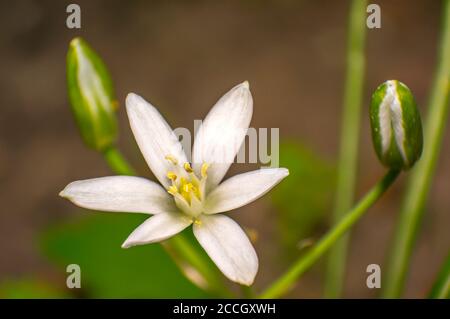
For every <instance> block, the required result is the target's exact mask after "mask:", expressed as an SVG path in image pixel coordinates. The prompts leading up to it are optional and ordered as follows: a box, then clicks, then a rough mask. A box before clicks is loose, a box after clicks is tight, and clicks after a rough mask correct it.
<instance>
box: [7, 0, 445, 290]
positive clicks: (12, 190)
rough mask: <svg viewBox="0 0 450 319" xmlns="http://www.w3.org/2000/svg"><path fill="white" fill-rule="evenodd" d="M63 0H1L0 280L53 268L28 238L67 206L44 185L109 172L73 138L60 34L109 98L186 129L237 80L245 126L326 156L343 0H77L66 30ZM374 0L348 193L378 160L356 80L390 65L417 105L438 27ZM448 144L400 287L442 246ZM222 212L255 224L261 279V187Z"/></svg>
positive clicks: (267, 272) (267, 255)
mask: <svg viewBox="0 0 450 319" xmlns="http://www.w3.org/2000/svg"><path fill="white" fill-rule="evenodd" d="M69 3H71V2H69V1H24V0H20V1H1V2H0V21H1V29H0V45H1V50H0V57H1V58H0V70H1V72H2V76H1V77H0V102H1V103H0V203H1V205H2V209H1V211H0V281H2V280H4V279H8V278H20V277H21V276H24V275H26V274H27V273H30V272H33V273H44V274H52V272H53V271H54V269H52V267H51V266H49V264H48V263H47V261H46V260H44V259H43V258H42V257H41V256H40V254H39V253H38V251H37V249H36V236H37V234H39V231H40V230H41V229H43V228H44V227H46V226H48V225H51V224H53V223H57V222H61V221H64V220H67V219H69V218H71V217H73V216H74V215H75V214H78V212H77V211H76V210H75V209H74V207H73V206H72V205H71V204H69V203H68V202H66V201H64V200H62V199H61V198H59V197H58V196H57V194H58V192H59V191H60V190H61V189H62V188H63V187H64V186H65V185H66V184H67V183H68V182H70V181H72V180H76V179H84V178H90V177H96V176H104V175H108V174H110V171H109V169H108V168H107V167H106V165H105V164H104V162H103V160H102V159H101V158H100V156H99V155H98V154H96V153H95V152H93V151H90V150H88V149H86V148H85V147H84V145H83V144H82V142H81V139H80V137H79V134H78V132H77V128H76V127H75V125H74V122H73V120H72V116H71V113H70V110H69V105H68V102H67V96H66V87H65V54H66V50H67V47H68V43H69V41H70V40H71V39H72V38H73V37H75V36H78V35H81V36H83V37H84V38H85V39H86V40H87V41H88V42H89V43H90V44H91V45H92V46H93V47H94V49H96V50H97V52H98V53H99V54H100V55H101V56H102V57H103V58H104V60H105V62H106V64H107V65H108V67H109V69H110V71H111V74H112V76H113V79H114V81H115V85H116V90H117V96H118V99H119V101H120V102H121V103H123V101H124V98H125V96H126V94H127V93H128V92H130V91H133V92H136V93H138V94H141V95H143V96H144V97H146V98H147V99H149V100H150V101H152V103H153V104H155V105H156V106H158V107H159V108H160V109H161V110H162V112H163V114H165V115H166V117H167V118H168V120H169V122H170V123H171V124H172V126H173V127H178V126H183V127H187V128H192V126H193V122H192V120H193V119H201V118H203V117H204V115H205V114H206V112H207V111H208V110H209V108H210V107H211V106H212V105H213V103H214V102H215V101H216V100H217V99H218V98H219V97H220V96H221V95H222V94H223V93H225V92H226V91H227V90H228V89H229V88H231V87H232V86H234V85H235V84H237V83H240V82H242V81H244V80H249V82H250V85H251V90H252V93H253V97H254V101H255V108H254V111H255V112H254V116H253V120H252V126H253V127H279V128H280V136H281V138H282V139H283V138H295V139H298V140H299V141H301V142H302V143H305V144H306V145H309V146H310V147H311V148H312V149H314V150H315V151H317V152H318V153H319V154H322V155H323V156H324V157H325V158H327V159H329V160H330V161H335V159H336V157H337V150H338V135H339V123H340V112H341V107H342V92H343V82H344V81H343V80H344V75H345V74H344V71H345V65H344V62H345V43H346V21H347V13H348V7H349V3H348V1H326V0H321V1H294V0H283V1H274V0H273V1H256V0H253V1H170V2H169V1H118V0H116V1H100V0H99V1H76V3H78V4H79V5H80V6H81V15H82V28H81V30H69V29H67V28H66V26H65V19H66V17H67V14H66V12H65V11H66V10H65V9H66V6H67V5H68V4H69ZM376 3H378V4H379V5H380V6H381V10H382V28H381V29H374V30H368V34H367V44H366V52H367V70H366V83H365V91H364V111H363V117H362V123H363V124H362V128H361V142H360V145H361V148H360V157H359V175H358V187H357V189H358V191H357V196H360V195H362V194H363V193H364V192H365V191H366V190H367V189H368V188H369V187H370V186H371V185H372V184H373V183H374V182H375V181H376V180H377V179H378V178H379V177H380V176H381V175H382V174H383V171H384V170H383V168H382V167H381V166H380V164H379V163H378V161H377V159H376V157H375V154H374V152H373V150H372V144H371V140H370V132H369V122H368V116H367V106H368V101H369V98H370V95H371V92H372V91H373V90H374V89H375V88H376V86H377V85H378V84H379V83H381V82H383V81H385V80H387V79H399V80H401V81H403V82H405V83H406V84H407V85H408V86H409V87H410V88H411V89H412V91H413V92H414V93H415V96H416V99H417V101H418V103H419V105H420V107H421V111H422V114H426V111H427V98H428V92H429V89H430V85H431V80H432V75H433V70H434V65H435V63H436V50H437V40H438V35H439V20H440V5H441V3H440V1H437V0H436V1H426V0H417V1H411V0H396V1H387V0H384V1H381V0H379V1H376ZM119 116H120V119H121V132H122V133H121V141H120V143H121V145H122V148H123V150H124V152H125V153H126V154H127V155H128V157H129V158H130V160H131V162H132V163H133V164H135V165H136V166H137V167H138V168H140V170H141V172H143V174H145V175H150V172H149V171H148V170H147V169H146V168H145V164H144V162H143V160H142V158H141V155H140V154H139V151H138V150H137V148H136V146H135V144H134V141H133V137H132V135H131V132H130V129H129V126H128V120H127V118H126V115H125V112H124V110H123V108H122V109H121V111H120V114H119ZM449 143H450V129H447V133H446V136H445V139H444V144H443V148H442V153H441V154H440V158H439V163H438V167H437V174H436V178H435V179H434V182H433V189H432V192H431V195H430V200H429V204H428V207H427V211H426V214H425V219H424V221H423V225H422V229H421V234H420V236H419V242H418V245H417V248H416V250H415V253H414V256H413V264H412V268H411V272H410V275H409V277H408V278H409V279H408V284H407V293H406V297H423V296H424V294H425V293H426V292H427V291H428V290H429V288H430V286H431V283H432V281H433V279H434V277H435V274H436V271H437V269H438V268H439V266H440V264H441V263H442V261H443V258H444V257H445V255H446V253H447V252H448V248H449V243H450V233H449V225H450V212H449V207H450V196H449V195H448V194H449V188H450V151H449V148H448V145H449ZM237 169H239V168H237ZM403 182H404V178H402V179H401V181H400V182H399V183H397V184H396V185H395V187H394V188H393V189H391V190H390V191H389V192H388V194H387V195H386V196H385V197H384V198H383V199H382V200H381V201H380V202H379V203H378V204H377V205H376V206H375V207H374V208H373V209H371V211H370V213H369V214H368V215H367V216H366V217H365V218H364V219H363V220H362V221H361V222H360V223H359V224H358V225H357V227H356V228H355V229H354V231H353V240H352V244H351V247H350V256H349V266H348V274H347V282H346V287H345V296H346V297H362V298H365V297H374V296H375V295H376V291H371V290H369V289H368V288H367V287H366V284H365V280H366V276H367V274H366V272H365V270H366V266H367V265H368V264H371V263H378V264H381V265H383V262H384V260H385V252H386V247H387V245H388V240H389V238H390V236H391V233H392V230H393V226H394V221H395V217H396V214H397V212H398V208H399V204H400V200H401V195H402V191H403ZM233 216H234V217H235V218H236V219H238V220H239V221H240V222H241V223H242V224H244V225H246V226H249V227H251V228H254V229H256V230H257V231H258V232H259V240H258V242H257V243H256V249H257V251H258V254H259V257H260V265H261V266H260V272H259V274H258V277H257V283H256V286H257V288H261V287H263V286H264V285H265V284H267V283H269V282H270V280H272V279H273V278H275V276H276V275H277V274H279V273H280V272H281V271H282V270H283V269H285V268H286V265H285V264H283V263H280V262H278V261H279V254H280V253H279V249H278V248H277V241H276V240H274V237H276V236H278V235H277V233H276V230H275V228H274V227H273V226H274V219H275V217H274V211H273V208H271V207H270V205H269V204H268V201H265V200H260V201H257V202H256V203H254V204H252V205H250V206H247V207H245V208H243V209H241V210H240V211H239V212H236V213H234V215H233ZM130 231H131V229H130ZM275 239H276V238H275ZM49 276H51V275H49ZM321 278H323V276H322V273H321V272H320V271H317V270H316V271H312V272H310V273H309V274H308V275H307V276H305V277H304V278H303V279H302V281H301V282H300V284H299V285H298V287H297V289H296V290H295V291H294V292H293V293H291V294H290V295H289V296H290V297H319V296H320V295H321Z"/></svg>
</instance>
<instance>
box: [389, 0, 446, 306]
mask: <svg viewBox="0 0 450 319" xmlns="http://www.w3.org/2000/svg"><path fill="white" fill-rule="evenodd" d="M439 55H440V56H439V63H438V66H437V72H436V75H435V79H434V85H433V89H432V93H431V99H430V104H429V111H428V112H429V113H428V117H427V121H426V123H425V126H424V137H425V139H424V150H423V155H422V159H421V160H420V161H419V162H418V163H417V165H416V168H415V169H414V171H413V173H412V174H411V177H410V179H409V181H408V188H407V190H406V194H405V197H404V201H403V205H402V208H401V212H400V217H399V220H398V223H397V228H396V231H395V233H394V234H395V235H394V238H393V243H392V245H391V251H390V258H389V261H388V268H387V273H386V275H385V276H384V278H385V281H384V283H383V285H382V287H383V291H382V297H384V298H398V297H400V296H401V294H402V291H403V287H404V283H405V279H406V276H407V273H408V263H409V261H410V258H411V254H412V250H413V247H414V243H415V239H416V236H417V232H418V228H419V224H420V221H421V219H422V215H423V212H424V207H425V203H426V199H427V196H428V193H429V190H430V186H431V181H432V177H433V175H434V171H435V168H436V161H437V158H438V154H439V149H440V146H441V144H442V138H443V133H444V127H445V123H446V120H447V115H448V111H449V92H450V86H449V83H450V0H446V1H445V2H444V10H443V33H442V38H441V47H440V54H439Z"/></svg>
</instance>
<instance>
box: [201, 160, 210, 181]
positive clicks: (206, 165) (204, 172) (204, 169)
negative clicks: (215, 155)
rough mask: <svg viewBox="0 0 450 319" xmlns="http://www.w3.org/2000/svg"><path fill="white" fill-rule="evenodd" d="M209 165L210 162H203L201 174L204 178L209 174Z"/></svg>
mask: <svg viewBox="0 0 450 319" xmlns="http://www.w3.org/2000/svg"><path fill="white" fill-rule="evenodd" d="M208 167H209V164H208V163H203V165H202V169H201V174H202V177H203V178H204V177H206V176H207V175H208V174H207V171H208Z"/></svg>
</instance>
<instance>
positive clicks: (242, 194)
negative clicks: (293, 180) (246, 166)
mask: <svg viewBox="0 0 450 319" xmlns="http://www.w3.org/2000/svg"><path fill="white" fill-rule="evenodd" d="M288 175H289V171H288V170H287V169H286V168H263V169H260V170H256V171H251V172H247V173H244V174H239V175H235V176H233V177H231V178H229V179H227V180H226V181H224V182H223V183H222V184H220V185H219V186H217V187H216V188H215V189H214V190H213V191H212V192H211V193H209V194H208V197H207V198H206V203H205V208H204V210H205V213H206V214H216V213H221V212H227V211H230V210H232V209H236V208H239V207H242V206H244V205H247V204H248V203H250V202H253V201H254V200H256V199H258V198H260V197H261V196H263V195H264V194H265V193H267V192H268V191H269V190H271V189H272V187H274V186H275V185H277V184H278V183H279V182H281V181H282V180H283V178H285V177H286V176H288Z"/></svg>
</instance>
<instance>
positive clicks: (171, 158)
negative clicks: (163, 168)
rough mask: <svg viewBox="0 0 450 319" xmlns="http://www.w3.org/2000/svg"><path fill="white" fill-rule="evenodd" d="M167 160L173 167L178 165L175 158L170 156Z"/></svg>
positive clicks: (167, 156)
mask: <svg viewBox="0 0 450 319" xmlns="http://www.w3.org/2000/svg"><path fill="white" fill-rule="evenodd" d="M165 159H166V160H168V161H169V162H170V163H172V164H173V165H178V161H177V159H176V158H175V157H174V156H172V155H170V154H169V155H166V157H165Z"/></svg>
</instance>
